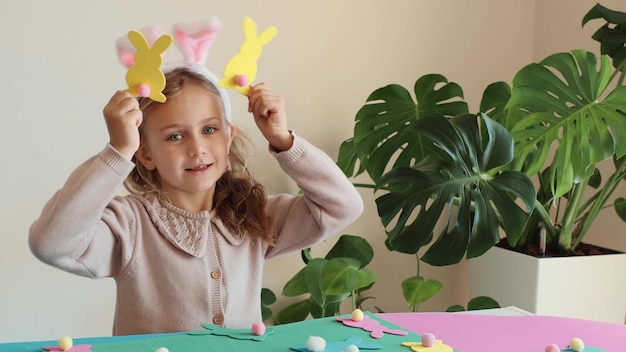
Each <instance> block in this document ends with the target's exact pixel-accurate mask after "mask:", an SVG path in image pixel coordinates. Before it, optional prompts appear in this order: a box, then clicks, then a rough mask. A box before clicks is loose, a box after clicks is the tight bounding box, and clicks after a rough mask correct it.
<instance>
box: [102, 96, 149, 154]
mask: <svg viewBox="0 0 626 352" xmlns="http://www.w3.org/2000/svg"><path fill="white" fill-rule="evenodd" d="M103 113H104V120H105V121H106V124H107V129H108V131H109V143H110V144H111V146H113V148H115V150H117V151H118V152H119V153H120V154H122V155H123V156H124V157H126V158H127V159H128V160H131V159H132V157H133V155H134V154H135V152H136V151H137V149H139V125H141V122H142V121H143V114H142V112H141V110H140V109H139V102H138V101H137V99H135V98H134V97H133V96H132V95H130V93H128V92H127V91H123V90H119V91H117V92H115V94H113V96H112V97H111V99H110V100H109V102H108V103H107V105H106V106H105V107H104V110H103Z"/></svg>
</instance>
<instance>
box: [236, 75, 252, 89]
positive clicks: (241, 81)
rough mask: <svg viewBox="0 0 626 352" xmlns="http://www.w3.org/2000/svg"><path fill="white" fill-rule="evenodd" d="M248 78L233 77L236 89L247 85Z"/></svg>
mask: <svg viewBox="0 0 626 352" xmlns="http://www.w3.org/2000/svg"><path fill="white" fill-rule="evenodd" d="M248 83H249V82H248V76H246V75H237V76H235V84H236V85H237V86H238V87H246V86H247V85H248Z"/></svg>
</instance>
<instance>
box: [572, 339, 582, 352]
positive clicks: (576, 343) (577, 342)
mask: <svg viewBox="0 0 626 352" xmlns="http://www.w3.org/2000/svg"><path fill="white" fill-rule="evenodd" d="M569 348H571V349H572V350H574V351H579V352H580V351H582V350H583V349H584V348H585V343H584V342H583V340H581V339H579V338H578V337H575V338H573V339H572V341H570V343H569Z"/></svg>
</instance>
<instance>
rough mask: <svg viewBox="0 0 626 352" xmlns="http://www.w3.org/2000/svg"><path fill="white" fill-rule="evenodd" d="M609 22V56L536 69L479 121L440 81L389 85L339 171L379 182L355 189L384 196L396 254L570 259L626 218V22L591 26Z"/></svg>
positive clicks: (492, 96) (499, 95)
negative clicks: (539, 253)
mask: <svg viewBox="0 0 626 352" xmlns="http://www.w3.org/2000/svg"><path fill="white" fill-rule="evenodd" d="M599 18H603V19H604V20H605V21H606V24H604V25H603V26H602V27H601V28H600V29H599V30H598V31H597V32H596V33H595V34H594V36H593V38H594V39H595V40H597V41H599V42H600V43H601V53H600V55H599V56H598V55H596V54H594V53H592V52H587V51H583V50H573V51H570V52H560V53H556V54H553V55H551V56H549V57H546V58H545V59H544V60H542V61H540V62H538V63H531V64H529V65H527V66H525V67H523V68H522V69H521V70H520V71H519V72H518V73H517V74H516V75H515V76H514V78H513V81H512V84H511V85H509V84H508V83H505V82H496V83H493V84H491V85H489V86H488V87H487V88H486V89H485V91H484V94H483V97H482V100H481V104H480V112H479V113H476V114H471V113H470V112H469V110H468V104H467V103H466V102H465V101H464V96H463V90H462V88H461V87H460V86H459V85H458V84H456V83H454V82H450V81H449V80H448V79H447V78H446V77H444V76H443V75H440V74H428V75H425V76H423V77H420V78H419V79H417V81H416V83H415V86H414V87H413V93H414V96H412V95H411V93H410V92H409V91H408V90H407V89H405V88H404V87H402V86H399V85H396V84H390V85H387V86H385V87H382V88H380V89H377V90H376V91H374V92H373V93H372V94H371V95H370V96H369V97H368V98H367V102H366V103H365V105H364V106H363V107H362V108H361V109H360V110H359V112H358V113H357V115H356V119H355V126H354V136H353V137H352V138H349V139H348V140H346V141H344V143H343V144H342V145H341V148H340V151H339V159H338V164H339V166H340V167H341V168H342V170H343V171H344V172H345V173H346V175H348V176H350V177H353V176H356V175H359V174H363V173H367V175H369V177H370V178H371V180H372V183H356V185H357V186H361V187H371V188H373V189H374V190H375V192H376V194H377V199H376V205H377V208H378V213H379V215H380V219H381V221H382V224H383V225H384V226H385V229H386V232H387V239H386V245H387V247H388V248H389V249H390V250H394V251H399V252H404V253H410V254H416V253H417V252H418V251H419V250H420V249H422V247H424V248H426V250H425V252H424V254H423V255H422V257H421V260H423V261H425V262H427V263H430V264H432V265H448V264H453V263H456V262H458V261H460V260H461V259H462V258H463V257H467V258H472V257H477V256H480V255H481V254H483V253H484V252H486V251H487V250H488V249H489V248H491V247H492V246H494V245H496V244H498V243H499V242H500V241H501V239H502V237H506V242H508V244H509V245H510V246H514V247H520V248H521V247H525V246H528V245H529V244H538V245H541V246H542V248H543V245H544V244H545V247H546V248H547V250H548V251H550V250H553V251H559V252H561V253H570V252H572V251H573V250H574V249H576V248H577V247H578V246H579V245H580V243H581V241H582V240H583V238H584V236H585V235H586V234H587V233H588V230H589V228H590V226H591V224H592V223H593V221H594V220H596V219H597V215H598V213H599V212H600V211H601V210H603V209H605V208H608V207H613V208H615V210H617V214H618V215H620V216H621V217H622V219H625V220H626V216H625V214H626V211H625V209H624V208H625V207H626V206H625V201H624V199H623V198H618V199H617V200H614V198H613V197H612V196H613V193H614V191H615V189H616V187H617V186H618V185H619V184H620V183H621V182H622V181H623V180H624V177H626V158H624V157H623V156H624V154H626V114H625V113H624V111H625V110H626V87H625V86H622V83H623V78H624V63H625V60H624V59H625V58H626V49H625V48H624V42H626V14H625V13H622V12H617V11H613V10H609V9H607V8H605V7H603V6H601V5H599V4H598V5H596V6H594V7H593V8H592V9H591V10H590V11H589V13H588V14H587V15H586V16H585V18H584V19H583V25H585V24H586V23H587V22H589V21H591V20H594V19H599ZM601 164H602V167H601V169H602V170H604V171H602V172H600V171H599V168H598V166H600V165H601ZM607 164H610V165H607ZM607 168H608V169H609V170H608V171H606V170H607ZM603 173H607V174H606V175H602V174H603Z"/></svg>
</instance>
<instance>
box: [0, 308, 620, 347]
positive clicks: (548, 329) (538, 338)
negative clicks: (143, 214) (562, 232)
mask: <svg viewBox="0 0 626 352" xmlns="http://www.w3.org/2000/svg"><path fill="white" fill-rule="evenodd" d="M377 315H378V316H379V317H380V318H382V319H385V320H387V321H389V322H391V323H393V324H396V325H398V326H401V327H403V328H405V329H407V330H410V331H413V332H415V333H417V334H420V335H421V334H424V333H432V334H434V335H435V336H436V337H437V338H439V339H442V340H443V341H444V342H445V343H446V344H448V345H450V346H453V347H454V348H455V349H456V350H458V351H460V352H502V351H507V352H517V351H519V352H543V351H544V348H545V346H546V345H548V344H551V343H555V344H557V345H559V347H561V348H562V349H564V348H565V347H566V346H567V344H568V343H569V341H570V340H571V339H572V338H574V337H578V338H581V339H583V341H584V342H585V344H586V345H588V346H595V347H600V348H603V349H605V350H607V351H609V352H621V351H626V325H621V324H611V323H604V322H596V321H589V320H582V319H572V318H559V317H550V316H540V315H532V314H531V313H528V312H525V311H523V310H521V309H515V307H508V308H502V309H496V310H485V311H475V312H465V313H461V314H460V313H380V314H377ZM163 335H172V334H161V335H151V336H163ZM137 338H145V336H141V335H134V336H116V337H98V338H82V339H79V338H77V339H75V343H76V344H79V343H92V344H93V343H99V342H113V341H122V340H128V339H137ZM49 345H56V341H35V342H20V343H8V344H0V352H39V351H41V348H42V347H43V346H49Z"/></svg>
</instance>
